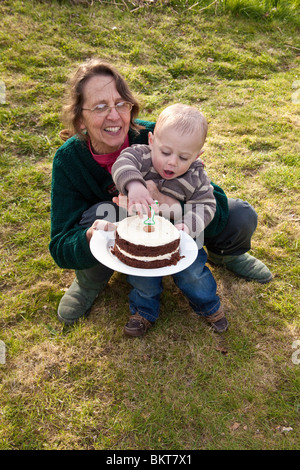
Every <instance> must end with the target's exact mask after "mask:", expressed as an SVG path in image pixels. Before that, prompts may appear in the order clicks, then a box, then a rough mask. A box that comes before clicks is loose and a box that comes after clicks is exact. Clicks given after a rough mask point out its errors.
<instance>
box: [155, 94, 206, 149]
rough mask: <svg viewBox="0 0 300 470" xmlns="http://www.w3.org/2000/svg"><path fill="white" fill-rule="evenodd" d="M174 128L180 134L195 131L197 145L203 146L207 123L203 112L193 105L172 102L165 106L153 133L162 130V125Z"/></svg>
mask: <svg viewBox="0 0 300 470" xmlns="http://www.w3.org/2000/svg"><path fill="white" fill-rule="evenodd" d="M166 126H168V127H172V128H174V129H175V130H176V131H177V132H178V133H179V134H180V135H182V134H194V133H197V134H198V137H199V146H200V148H201V147H203V144H204V142H205V139H206V136H207V130H208V124H207V120H206V119H205V117H204V116H203V114H202V113H201V112H200V111H199V110H198V109H197V108H194V107H193V106H189V105H187V104H181V103H177V104H173V105H171V106H168V107H167V108H165V109H164V110H163V111H162V112H161V113H160V115H159V117H158V119H157V122H156V125H155V129H154V134H155V133H160V132H162V131H163V129H164V127H166Z"/></svg>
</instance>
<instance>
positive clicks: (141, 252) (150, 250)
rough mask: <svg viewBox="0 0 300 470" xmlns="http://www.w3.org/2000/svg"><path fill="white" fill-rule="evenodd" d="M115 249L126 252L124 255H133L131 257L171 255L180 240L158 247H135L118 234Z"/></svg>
mask: <svg viewBox="0 0 300 470" xmlns="http://www.w3.org/2000/svg"><path fill="white" fill-rule="evenodd" d="M115 244H116V247H118V248H120V250H123V251H126V253H128V254H130V255H133V256H151V257H153V256H160V255H165V254H167V253H173V251H175V250H176V249H177V248H178V247H179V244H180V238H178V239H177V240H174V241H172V242H171V243H167V244H165V245H159V246H144V245H136V244H134V243H130V242H129V241H127V240H124V239H122V238H120V236H119V234H118V232H117V233H116V242H115Z"/></svg>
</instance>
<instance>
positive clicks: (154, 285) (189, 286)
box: [127, 248, 220, 322]
mask: <svg viewBox="0 0 300 470" xmlns="http://www.w3.org/2000/svg"><path fill="white" fill-rule="evenodd" d="M206 260H207V255H206V252H205V250H204V249H203V248H202V249H201V250H199V251H198V257H197V258H196V260H195V261H194V263H193V264H192V265H191V266H189V267H188V268H186V269H185V270H184V271H181V272H179V273H176V274H173V276H172V277H173V279H174V282H175V284H176V285H177V287H178V288H179V289H180V290H181V291H182V293H183V294H184V295H185V296H186V297H187V299H188V300H189V303H190V306H191V307H192V309H193V310H194V311H195V312H196V313H197V314H198V315H203V316H205V317H207V316H209V315H212V314H214V313H215V312H216V311H217V310H218V309H219V308H220V299H219V297H218V296H217V294H216V289H217V285H216V281H215V280H214V277H213V275H212V274H211V272H210V270H209V269H208V267H207V266H205V263H206ZM127 280H128V282H129V283H130V284H131V286H132V290H131V292H130V294H129V308H130V313H131V314H132V315H134V314H135V313H139V314H140V315H141V316H142V317H144V318H146V319H147V320H149V321H150V322H154V321H155V320H156V319H157V318H158V315H159V308H160V295H161V293H162V290H163V287H162V280H163V278H162V277H137V276H127Z"/></svg>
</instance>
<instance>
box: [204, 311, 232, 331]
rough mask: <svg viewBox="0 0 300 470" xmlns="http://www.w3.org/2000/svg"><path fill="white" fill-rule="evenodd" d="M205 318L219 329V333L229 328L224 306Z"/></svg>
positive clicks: (215, 328) (216, 329)
mask: <svg viewBox="0 0 300 470" xmlns="http://www.w3.org/2000/svg"><path fill="white" fill-rule="evenodd" d="M205 319H206V320H207V321H208V322H209V323H210V324H211V326H212V327H213V328H214V330H215V331H217V332H218V333H223V331H226V330H227V329H228V321H227V318H226V317H225V313H224V311H223V308H222V307H220V308H219V310H217V311H216V312H215V313H213V314H212V315H209V316H208V317H205Z"/></svg>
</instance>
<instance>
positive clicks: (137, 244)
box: [112, 215, 181, 269]
mask: <svg viewBox="0 0 300 470" xmlns="http://www.w3.org/2000/svg"><path fill="white" fill-rule="evenodd" d="M179 245H180V233H179V231H178V230H177V228H176V227H174V225H172V224H171V222H169V220H167V219H165V218H164V217H160V216H158V215H155V216H154V217H153V218H152V223H151V224H146V223H145V221H144V220H143V219H142V218H140V217H139V216H138V215H135V216H132V217H127V218H126V219H123V220H122V221H121V222H120V223H119V224H118V228H117V231H116V239H115V244H114V247H113V248H112V254H113V255H115V256H116V257H117V258H118V259H119V260H120V261H122V262H123V263H124V264H127V265H128V266H132V267H134V268H144V269H145V268H146V269H153V268H162V267H165V266H172V265H176V264H177V263H178V261H179V260H180V259H181V256H180V253H179Z"/></svg>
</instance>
